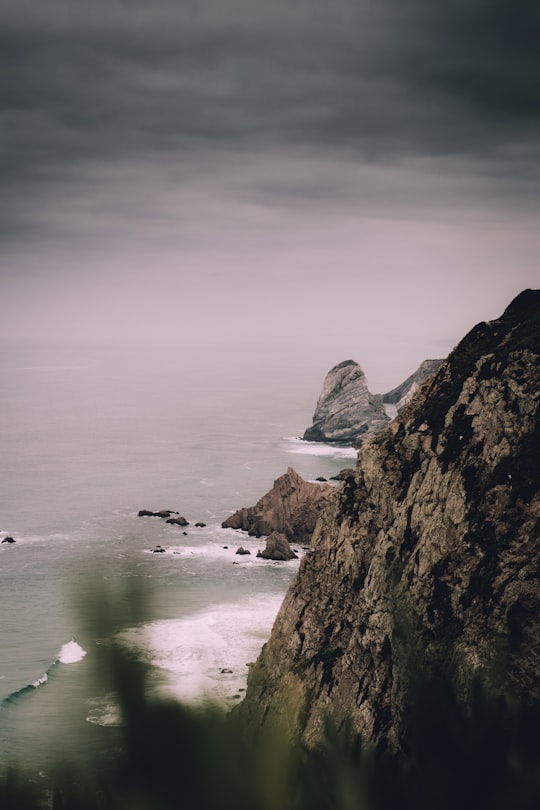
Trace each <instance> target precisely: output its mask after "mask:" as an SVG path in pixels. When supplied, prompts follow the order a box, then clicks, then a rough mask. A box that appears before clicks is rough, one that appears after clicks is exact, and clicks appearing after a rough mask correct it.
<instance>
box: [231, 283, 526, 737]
mask: <svg viewBox="0 0 540 810" xmlns="http://www.w3.org/2000/svg"><path fill="white" fill-rule="evenodd" d="M539 360H540V291H532V290H526V291H525V292H523V293H521V295H519V296H518V297H517V298H516V299H515V300H514V301H513V302H512V304H511V305H510V306H509V307H508V308H507V310H506V311H505V312H504V314H503V315H502V316H501V317H500V318H499V319H497V320H495V321H492V322H489V323H480V324H478V325H477V326H476V327H475V328H474V329H473V330H472V331H471V332H470V333H469V334H468V335H467V336H466V337H465V338H464V339H463V340H462V341H461V343H460V344H459V345H458V346H457V347H456V349H454V351H453V352H452V353H451V354H450V355H449V357H448V359H447V360H446V361H444V362H443V364H442V365H441V367H440V368H439V370H438V372H437V374H436V375H435V376H434V377H433V378H432V380H431V381H430V382H429V383H427V384H426V385H425V386H424V387H423V388H422V389H421V391H420V392H419V393H418V394H417V396H416V397H415V398H414V400H413V401H412V402H411V404H410V405H408V406H407V407H405V408H404V409H403V411H402V412H401V413H400V415H399V416H398V418H397V419H395V420H394V421H393V422H392V423H391V424H390V426H389V427H388V429H387V430H385V431H384V432H383V433H381V434H379V435H378V436H375V437H373V438H371V439H369V440H368V441H365V442H364V444H363V445H362V447H361V449H360V451H359V455H358V462H357V467H356V471H355V473H354V474H353V475H351V476H350V477H349V478H348V479H347V480H346V481H345V482H344V484H343V485H342V487H340V488H339V490H337V491H336V492H335V493H334V494H333V495H332V496H331V497H330V499H329V501H328V506H327V508H326V510H325V511H324V513H323V514H322V516H321V518H320V519H319V521H318V523H317V526H316V528H315V531H314V534H313V537H312V540H311V546H310V551H309V552H308V553H307V554H306V555H305V557H304V559H303V560H302V562H301V565H300V570H299V574H298V576H297V577H296V578H295V580H294V581H293V583H292V584H291V587H290V588H289V591H288V593H287V595H286V597H285V600H284V602H283V605H282V607H281V610H280V612H279V614H278V617H277V619H276V622H275V624H274V628H273V631H272V635H271V637H270V640H269V641H268V643H267V644H266V645H265V646H264V648H263V650H262V652H261V655H260V657H259V659H258V661H257V662H256V664H255V665H254V666H253V667H252V668H251V670H250V675H249V681H248V690H247V695H246V698H245V700H244V701H243V703H242V705H241V706H240V707H239V711H240V712H241V714H242V715H243V717H244V718H245V719H246V720H247V721H248V723H250V724H251V726H254V727H256V726H261V725H267V724H271V723H272V722H279V723H280V724H281V725H283V726H285V727H286V728H287V729H288V730H289V732H290V733H291V734H293V735H300V736H301V737H303V739H304V740H305V741H306V742H307V743H308V744H311V743H314V742H315V741H316V740H318V739H319V737H320V736H321V734H322V728H323V722H324V717H325V715H328V716H330V717H331V718H332V719H333V720H334V721H335V723H336V724H337V726H338V727H341V726H342V724H343V723H344V722H345V721H346V720H348V721H350V722H351V723H352V726H353V728H354V729H355V730H356V731H358V732H359V733H361V735H362V736H363V738H364V739H365V740H366V741H369V742H371V743H373V744H375V745H377V746H378V747H380V748H382V749H384V748H386V749H389V750H400V749H402V748H403V747H404V745H405V741H404V729H405V728H406V722H405V717H406V705H407V689H408V684H410V683H411V672H412V671H413V670H414V668H415V667H419V666H421V667H422V669H423V671H424V672H425V671H426V670H429V669H431V668H432V669H433V670H434V671H436V670H437V669H441V668H444V670H445V672H446V673H447V675H448V677H449V679H450V680H451V682H452V685H453V686H454V688H455V689H456V692H457V694H458V696H460V697H461V698H462V699H463V700H466V699H467V696H468V694H469V691H470V689H471V687H472V683H473V680H474V678H475V676H476V675H480V676H481V677H482V679H483V681H484V682H485V683H486V684H487V685H488V686H489V687H490V688H492V689H493V690H495V691H496V692H497V691H498V692H499V693H503V692H504V693H511V694H513V695H515V696H518V697H522V698H524V699H534V700H539V699H540V578H539V577H540V539H539V534H540V532H539V528H540V495H539V492H538V459H539V458H540V441H539V429H538V412H539V401H540V363H539Z"/></svg>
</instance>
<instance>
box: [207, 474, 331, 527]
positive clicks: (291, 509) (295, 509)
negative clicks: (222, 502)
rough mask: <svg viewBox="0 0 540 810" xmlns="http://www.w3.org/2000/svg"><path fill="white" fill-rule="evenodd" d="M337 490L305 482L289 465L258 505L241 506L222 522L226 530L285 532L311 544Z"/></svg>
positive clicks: (327, 485) (328, 485) (329, 486)
mask: <svg viewBox="0 0 540 810" xmlns="http://www.w3.org/2000/svg"><path fill="white" fill-rule="evenodd" d="M334 491H335V487H333V486H332V485H331V484H314V483H311V482H310V481H305V480H304V479H303V478H302V476H301V475H298V473H297V472H296V470H293V468H292V467H289V469H288V470H287V472H286V473H285V474H284V475H281V476H280V477H279V478H277V479H276V480H275V481H274V485H273V487H272V489H271V490H270V491H269V492H267V493H266V495H263V497H262V498H261V499H260V500H259V501H257V503H256V504H255V506H245V507H243V508H242V509H239V510H238V511H237V512H235V513H234V514H233V515H231V516H230V517H228V518H227V519H226V520H224V521H223V523H222V524H221V525H222V527H223V528H224V529H242V530H243V531H245V532H248V533H249V534H251V535H253V536H255V537H262V536H263V535H270V534H272V532H274V531H275V532H279V533H280V534H284V535H285V537H286V538H287V540H289V541H294V542H297V543H308V542H309V540H310V537H311V534H312V532H313V530H314V528H315V524H316V522H317V519H318V517H319V515H320V513H321V511H322V509H323V508H324V506H325V505H326V502H327V500H328V498H329V497H330V495H331V494H332V493H333V492H334Z"/></svg>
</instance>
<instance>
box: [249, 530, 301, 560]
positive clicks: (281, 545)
mask: <svg viewBox="0 0 540 810" xmlns="http://www.w3.org/2000/svg"><path fill="white" fill-rule="evenodd" d="M257 557H262V558H263V559H264V560H280V561H286V560H296V559H298V555H297V554H295V553H294V551H293V550H292V548H291V547H290V545H289V541H288V540H287V538H286V537H285V535H284V534H281V533H280V532H272V534H271V535H270V536H269V537H267V539H266V548H265V549H264V551H258V552H257Z"/></svg>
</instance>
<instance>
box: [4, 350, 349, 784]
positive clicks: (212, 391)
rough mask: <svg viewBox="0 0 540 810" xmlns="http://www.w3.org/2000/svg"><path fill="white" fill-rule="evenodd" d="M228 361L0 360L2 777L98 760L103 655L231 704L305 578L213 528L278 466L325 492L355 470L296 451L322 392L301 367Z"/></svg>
mask: <svg viewBox="0 0 540 810" xmlns="http://www.w3.org/2000/svg"><path fill="white" fill-rule="evenodd" d="M229 360H230V362H228V361H227V358H225V357H224V356H223V355H221V356H214V355H213V354H212V353H211V352H207V353H206V355H204V357H201V355H200V354H199V355H194V354H193V352H191V351H187V350H182V348H181V347H177V348H175V349H168V350H166V351H165V350H163V349H159V350H158V349H145V348H138V349H133V348H131V349H128V348H123V349H115V350H111V349H110V348H109V349H105V348H96V347H88V346H86V347H82V346H77V347H68V346H58V345H57V346H50V345H47V346H45V345H38V346H36V345H30V344H28V345H14V344H9V345H4V346H2V353H1V357H0V373H1V380H2V385H1V393H0V418H1V435H2V448H1V453H0V481H1V494H0V540H2V539H3V538H4V537H5V536H8V535H9V536H11V537H13V538H14V540H15V543H12V544H8V543H0V767H4V766H5V765H6V764H7V763H9V762H13V761H15V762H23V764H25V765H27V766H28V765H29V764H30V765H35V768H36V769H37V768H42V767H45V768H46V767H47V761H48V757H49V756H50V757H59V756H60V757H61V756H66V755H67V754H68V753H69V754H70V755H75V754H76V753H77V751H79V750H80V751H81V752H84V747H85V746H87V745H88V744H93V745H96V746H99V745H101V744H102V743H103V741H104V738H103V736H102V735H103V733H104V729H106V728H109V727H115V726H116V725H117V724H118V722H119V717H118V710H117V706H116V703H115V697H114V694H113V693H112V692H111V691H110V689H109V688H108V687H106V686H104V685H103V684H102V683H101V672H100V666H101V662H102V656H101V655H100V653H101V652H102V650H103V646H104V645H107V644H108V643H109V642H110V640H111V638H113V637H114V638H116V639H117V640H118V641H119V642H120V643H121V644H124V645H126V647H127V648H131V649H135V650H137V652H138V654H139V655H140V656H141V658H142V659H143V660H144V661H146V662H147V663H148V664H149V665H150V666H151V667H152V673H153V674H152V677H151V678H150V681H149V688H151V689H155V690H156V691H161V692H163V693H165V694H167V695H170V696H173V697H174V698H176V699H179V700H182V701H187V702H198V701H201V700H204V699H212V700H215V701H218V702H219V703H221V704H222V705H223V706H225V707H230V706H232V705H234V704H235V702H237V701H238V700H239V699H240V698H241V696H242V695H243V692H244V690H245V685H246V677H247V665H248V664H249V663H250V662H251V661H254V660H255V658H256V657H257V655H258V652H259V651H260V648H261V647H262V644H263V643H264V641H265V640H266V639H267V638H268V636H269V633H270V630H271V627H272V623H273V621H274V618H275V616H276V614H277V611H278V609H279V606H280V604H281V602H282V600H283V596H284V594H285V592H286V589H287V587H288V585H289V583H290V581H291V579H292V578H293V577H294V576H295V573H296V571H297V569H298V564H299V563H298V561H297V560H294V561H291V562H287V563H275V562H271V561H266V560H262V559H260V558H257V556H256V553H257V550H258V549H260V548H262V547H263V545H264V543H263V541H261V540H256V539H254V538H248V537H247V536H246V535H245V533H242V532H235V531H232V530H226V529H222V528H221V523H222V521H223V520H224V519H225V518H226V517H227V516H228V515H230V514H231V513H232V512H233V511H235V510H236V509H237V508H239V507H241V506H246V505H251V504H254V503H255V502H256V501H257V500H258V498H259V497H261V496H262V495H263V494H264V493H265V492H266V491H268V490H269V489H270V487H271V486H272V483H273V481H274V479H275V478H277V477H278V476H279V475H281V474H282V473H284V472H285V471H286V469H287V467H288V466H293V467H294V468H295V469H296V470H297V471H298V472H299V473H300V474H301V475H302V476H304V477H305V478H307V479H310V480H313V479H315V478H316V477H317V476H319V475H323V476H325V477H330V476H331V475H333V474H335V473H336V472H338V471H339V470H340V469H341V468H343V467H345V466H351V465H352V464H354V457H355V453H354V450H352V449H350V448H337V447H335V448H334V447H330V446H327V445H315V444H310V443H306V442H302V441H301V440H299V439H298V436H300V435H301V434H302V432H303V430H304V429H305V428H306V427H307V426H308V425H309V424H310V423H311V416H312V413H313V409H314V404H315V402H316V398H317V396H318V393H319V389H320V385H321V381H322V377H321V374H320V373H315V372H314V369H313V368H311V369H310V368H309V364H307V366H298V365H293V364H292V363H291V362H289V363H287V362H286V361H284V360H279V361H277V362H270V361H267V362H263V361H262V360H261V358H256V359H253V358H251V359H250V358H249V357H247V358H246V359H245V360H244V361H243V362H238V358H237V357H234V358H233V357H231V358H229ZM141 509H148V510H152V511H157V510H160V509H170V510H174V511H178V512H179V513H180V514H181V515H183V516H185V517H186V519H187V520H188V521H189V525H188V526H187V527H186V528H181V527H179V526H175V525H168V524H167V523H166V522H165V521H164V520H162V519H159V518H153V517H139V516H138V511H139V510H141ZM196 522H203V523H205V524H206V525H205V526H204V527H196V526H195V523H196ZM240 545H243V546H244V547H245V548H247V549H249V550H250V551H251V554H250V555H246V556H237V555H236V554H235V552H236V549H237V548H238V546H240ZM158 546H160V547H161V548H162V549H164V551H162V552H156V551H155V549H156V548H157V547H158ZM298 552H299V555H301V553H302V549H298Z"/></svg>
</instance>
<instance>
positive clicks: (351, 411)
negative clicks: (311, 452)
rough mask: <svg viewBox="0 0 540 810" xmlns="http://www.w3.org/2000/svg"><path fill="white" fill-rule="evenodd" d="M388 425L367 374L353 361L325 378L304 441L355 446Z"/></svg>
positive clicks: (341, 365)
mask: <svg viewBox="0 0 540 810" xmlns="http://www.w3.org/2000/svg"><path fill="white" fill-rule="evenodd" d="M387 423H388V416H387V415H386V412H385V410H384V406H383V401H382V397H381V396H380V395H378V394H370V392H369V390H368V387H367V381H366V375H365V374H364V372H363V371H362V369H361V368H360V366H359V365H358V363H355V362H354V360H345V361H344V362H343V363H339V364H338V365H337V366H334V368H332V369H331V370H330V371H329V372H328V374H327V375H326V377H325V380H324V383H323V388H322V392H321V395H320V397H319V400H318V402H317V406H316V408H315V413H314V414H313V424H312V425H311V427H309V428H308V429H307V430H306V431H305V433H304V436H303V438H304V439H306V440H307V441H313V442H344V443H354V442H355V441H356V440H357V439H358V437H359V436H362V435H368V434H372V433H378V432H379V431H380V430H382V429H383V428H384V427H385V425H386V424H387Z"/></svg>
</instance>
